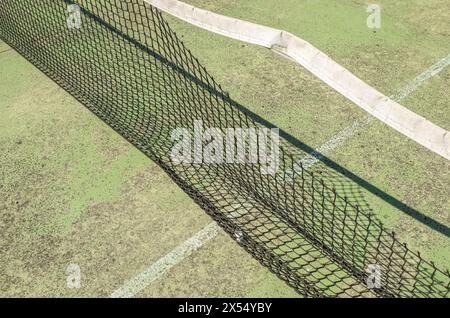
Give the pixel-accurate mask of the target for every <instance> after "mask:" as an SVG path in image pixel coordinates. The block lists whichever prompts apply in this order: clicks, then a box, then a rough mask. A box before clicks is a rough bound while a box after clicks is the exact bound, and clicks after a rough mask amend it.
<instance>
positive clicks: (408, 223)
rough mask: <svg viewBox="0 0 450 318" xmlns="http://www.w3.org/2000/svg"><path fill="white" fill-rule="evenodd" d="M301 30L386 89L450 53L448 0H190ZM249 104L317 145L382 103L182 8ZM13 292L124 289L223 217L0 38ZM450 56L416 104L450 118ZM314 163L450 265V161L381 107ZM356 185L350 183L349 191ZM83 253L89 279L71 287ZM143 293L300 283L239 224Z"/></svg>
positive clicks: (192, 41) (0, 257)
mask: <svg viewBox="0 0 450 318" xmlns="http://www.w3.org/2000/svg"><path fill="white" fill-rule="evenodd" d="M186 2H188V3H191V4H194V5H196V6H199V7H202V8H206V9H210V10H213V11H215V12H217V13H221V14H225V15H229V16H232V17H236V18H242V19H245V20H250V21H253V22H257V23H260V24H264V25H268V26H272V27H276V28H280V29H284V30H287V31H289V32H291V33H294V34H296V35H298V36H299V37H302V38H304V39H305V40H308V41H309V42H310V43H312V44H313V45H315V46H316V47H318V48H319V49H321V50H322V51H324V52H325V53H327V54H328V55H330V56H331V57H333V58H334V59H335V60H336V61H337V62H339V63H340V64H342V65H343V66H345V67H346V68H348V69H349V70H351V71H352V72H354V73H355V74H356V75H357V76H359V77H360V78H362V79H363V80H365V81H367V82H368V83H370V84H371V85H373V86H374V87H376V88H377V89H379V90H380V91H381V92H383V93H384V94H386V95H389V96H391V95H395V94H398V93H399V92H401V90H402V88H403V87H405V86H406V85H407V84H408V83H409V82H410V81H412V80H413V79H414V78H415V77H416V76H418V75H419V74H421V73H422V72H423V71H425V70H427V69H428V68H429V67H430V66H432V65H433V64H435V63H436V62H437V61H439V60H440V59H443V58H445V57H447V56H448V55H449V54H450V25H449V24H448V21H449V18H450V3H449V2H448V1H446V0H442V1H439V0H429V1H422V0H421V1H419V0H414V1H406V0H405V1H396V2H395V3H394V2H392V1H388V0H383V1H378V3H379V4H380V5H381V7H382V28H381V29H380V30H376V32H374V30H372V29H368V28H367V26H366V22H365V21H366V18H367V15H368V14H367V13H366V10H365V9H366V7H367V4H368V3H369V1H355V0H353V1H350V0H349V1H347V0H346V1H341V0H339V1H338V0H335V1H324V0H320V1H308V0H301V1H299V0H297V1H294V0H291V1H272V0H270V1H269V0H258V1H234V0H233V1H228V0H227V1H225V0H218V1H214V2H211V1H204V0H195V1H194V0H191V1H186ZM167 19H168V20H169V22H170V24H171V26H172V27H173V28H174V29H175V31H176V32H177V34H178V36H180V37H182V39H183V41H184V42H185V44H186V46H187V47H188V48H190V49H191V51H192V52H193V54H194V55H195V56H196V57H198V59H199V60H200V62H201V63H202V64H203V65H204V66H205V67H206V68H207V69H208V70H209V72H210V73H211V74H212V75H213V76H214V77H215V79H216V80H217V81H218V82H219V83H221V85H222V87H223V88H224V89H225V90H226V91H229V92H230V95H231V97H232V98H233V99H234V100H236V101H237V102H238V103H240V104H241V105H243V106H244V107H246V108H248V109H249V110H250V111H252V112H254V113H256V114H258V115H259V116H261V117H262V118H264V119H266V120H267V121H269V122H271V123H272V124H274V125H275V126H277V127H280V128H281V129H282V130H284V131H286V132H287V133H288V134H290V135H291V136H292V138H295V139H296V140H298V141H299V142H300V143H302V144H303V145H305V147H304V152H305V154H306V153H308V151H307V149H309V148H308V147H311V148H317V147H319V146H320V145H322V144H324V143H325V142H327V141H328V140H330V139H331V138H332V137H333V136H335V135H336V134H337V133H339V132H340V131H341V130H342V129H344V128H346V127H348V126H349V125H351V124H352V123H353V122H354V121H355V120H361V119H362V118H364V117H365V116H366V114H365V113H364V111H362V110H361V109H360V108H359V107H357V106H356V105H354V104H353V103H351V102H350V101H348V100H346V99H345V98H344V97H342V96H341V95H339V94H338V93H336V92H335V91H333V90H332V89H331V88H329V87H328V86H327V85H325V84H324V83H323V82H321V81H320V80H319V79H317V78H315V77H314V76H313V75H311V74H310V73H308V72H307V71H306V70H304V69H303V68H302V67H300V66H298V65H295V64H294V63H293V62H291V61H289V60H286V59H284V58H283V57H281V56H278V55H276V54H274V53H272V52H270V51H269V50H266V49H263V48H259V47H255V46H251V45H247V44H244V43H241V42H239V41H234V40H230V39H226V38H224V37H221V36H218V35H214V34H211V33H208V32H206V31H203V30H200V29H197V28H195V27H193V26H190V25H188V24H186V23H184V22H180V21H177V20H175V19H174V18H171V17H167ZM0 75H1V76H0V110H1V112H2V116H0V163H1V168H0V175H1V180H2V181H1V184H0V213H1V220H0V231H1V233H2V240H1V241H0V244H1V248H0V272H1V273H2V275H0V295H1V296H6V297H11V296H45V297H50V296H81V297H87V296H101V297H108V296H109V295H111V293H112V292H113V291H115V290H116V289H117V288H120V287H121V286H122V285H123V284H124V282H126V281H127V280H129V279H131V278H133V277H135V276H136V275H138V274H139V273H141V272H143V271H145V270H146V269H147V268H148V267H149V266H151V265H152V264H154V263H155V262H156V261H158V259H160V258H161V257H163V256H165V255H166V254H168V253H170V252H171V251H172V250H174V249H175V248H176V247H177V246H178V245H179V244H181V243H182V242H184V241H186V240H187V239H189V238H190V237H192V236H193V235H195V234H196V233H197V232H198V231H200V230H201V229H202V228H204V227H205V226H207V225H208V224H210V223H211V219H210V217H208V216H207V215H206V213H205V212H204V211H202V210H201V209H200V208H199V207H198V206H197V205H196V204H195V203H194V202H193V201H192V200H191V199H190V198H189V197H188V196H187V195H186V194H185V193H183V191H181V190H180V189H179V188H178V187H177V186H176V185H175V184H174V183H173V182H172V181H171V180H170V178H169V177H168V176H166V174H165V173H164V172H163V171H162V170H161V169H160V168H159V167H158V166H157V165H156V164H154V163H153V162H152V161H150V160H149V159H148V158H147V157H145V156H144V155H143V154H142V153H140V152H139V151H138V150H136V149H135V148H134V147H133V146H132V145H130V144H129V143H128V142H127V141H125V140H124V139H123V138H122V137H120V136H119V135H117V133H115V132H114V131H113V130H112V129H110V128H109V127H108V126H107V125H106V124H104V123H103V122H101V121H100V120H99V119H98V118H97V117H95V116H94V115H93V114H92V113H91V112H89V111H88V110H87V109H86V108H84V106H82V105H81V104H80V103H78V102H77V101H76V100H75V99H74V98H73V97H71V96H70V95H68V94H67V93H66V92H65V91H64V90H63V89H61V88H60V87H58V86H57V85H56V84H55V83H53V82H52V81H51V80H49V79H48V78H47V77H46V76H45V75H43V74H42V73H41V72H39V71H38V70H37V69H36V68H35V67H33V66H32V65H31V64H30V63H29V62H27V61H26V60H25V59H24V58H22V57H21V56H20V55H18V54H17V53H16V52H15V51H13V50H10V49H9V47H8V46H6V45H5V44H3V43H1V42H0ZM449 87H450V67H448V68H447V69H444V70H443V71H442V72H441V73H439V74H437V75H436V76H434V77H433V78H431V79H430V80H428V81H427V82H425V83H424V84H423V85H422V86H421V87H419V88H418V89H417V90H415V91H414V92H412V93H411V94H410V95H409V96H408V97H407V98H405V99H404V100H403V101H402V102H401V104H402V105H404V106H405V107H407V108H409V109H411V110H413V111H415V112H417V113H418V114H420V115H422V116H424V117H426V118H427V119H429V120H431V121H433V122H435V123H436V124H438V125H440V126H441V127H443V128H445V129H450V111H449V109H448V108H449V104H450V89H449ZM325 156H326V160H325V161H324V162H321V163H318V164H317V165H315V166H314V167H313V168H312V169H313V170H314V171H315V172H317V173H322V174H323V175H324V176H326V177H328V179H330V178H335V179H333V180H330V182H334V180H337V181H336V182H337V183H339V184H343V185H344V186H342V191H343V192H345V191H348V192H349V193H350V194H352V195H353V197H352V198H351V199H353V200H355V201H356V203H358V204H359V205H360V206H361V207H364V208H366V209H370V210H371V211H373V212H374V213H375V214H376V215H377V216H378V217H379V218H380V219H381V220H382V221H383V222H384V223H385V225H387V226H388V227H389V228H390V229H392V230H395V231H396V232H397V234H398V237H399V238H400V239H401V240H402V241H404V242H406V243H408V245H409V246H410V247H411V248H412V249H413V250H419V251H420V252H421V253H422V255H423V256H425V257H427V258H428V259H430V260H432V261H434V262H435V263H436V265H439V266H440V267H443V268H444V269H445V268H448V267H450V231H449V227H450V200H449V198H450V187H449V186H448V185H449V184H450V163H449V161H447V160H445V159H443V158H441V157H439V156H437V155H435V154H433V153H431V152H429V151H428V150H426V149H425V148H423V147H421V146H420V145H418V144H416V143H415V142H413V141H411V140H408V139H407V138H406V137H404V136H403V135H401V134H399V133H397V132H396V131H394V130H392V129H391V128H389V127H387V126H386V125H384V124H382V123H380V122H378V121H376V120H375V121H372V122H370V123H369V124H368V125H367V126H365V127H363V128H362V129H360V130H359V131H358V132H357V133H355V135H354V136H352V137H351V138H349V140H347V141H345V142H344V143H342V144H340V145H338V146H337V147H336V148H335V149H333V150H331V151H330V152H328V153H326V154H325ZM344 194H345V193H344ZM69 264H78V265H79V266H80V269H81V274H82V281H81V283H82V285H81V288H80V289H69V288H67V283H66V279H67V273H66V269H67V266H68V265H69ZM136 296H138V297H171V296H172V297H173V296H181V297H182V296H184V297H195V296H198V297H203V296H211V297H214V296H224V297H250V296H251V297H260V296H263V297H271V296H273V297H295V296H298V295H297V294H296V293H295V292H294V291H293V290H292V289H291V288H290V287H288V286H287V285H285V284H284V283H283V282H282V281H281V280H279V279H278V278H277V277H276V276H275V275H273V274H271V273H270V272H269V271H268V270H267V269H265V268H264V267H262V266H261V265H260V264H259V263H258V262H257V261H256V260H254V259H253V258H252V257H251V256H250V255H249V254H247V253H246V252H245V251H244V250H243V249H241V248H240V247H239V246H238V245H237V244H236V242H234V241H233V240H232V239H231V238H230V237H229V236H227V235H226V234H224V233H222V232H219V234H218V235H217V236H216V237H214V238H213V239H211V240H210V241H209V242H206V243H205V244H204V245H203V246H202V247H201V248H199V249H198V250H197V251H195V252H194V253H193V254H192V255H190V256H188V257H186V258H185V259H183V260H182V261H181V262H180V263H179V264H177V265H175V266H173V267H172V268H171V269H170V270H168V271H167V272H165V273H164V274H162V275H161V277H159V278H158V279H157V280H155V281H153V282H151V283H150V284H148V285H147V286H146V287H145V288H144V289H143V290H142V291H141V292H140V293H138V294H137V295H136Z"/></svg>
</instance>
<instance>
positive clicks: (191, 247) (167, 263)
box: [110, 222, 219, 298]
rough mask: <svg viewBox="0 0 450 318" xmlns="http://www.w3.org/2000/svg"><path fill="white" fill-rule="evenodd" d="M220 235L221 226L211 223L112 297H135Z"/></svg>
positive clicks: (127, 283) (119, 289) (117, 290)
mask: <svg viewBox="0 0 450 318" xmlns="http://www.w3.org/2000/svg"><path fill="white" fill-rule="evenodd" d="M218 233H219V226H218V225H217V223H215V222H212V223H210V224H209V225H207V226H206V227H204V228H203V229H202V230H201V231H200V232H198V233H197V234H195V235H194V236H193V237H191V238H190V239H188V240H186V241H185V242H184V243H182V244H180V245H178V246H177V247H176V248H175V249H173V250H172V251H171V252H170V253H169V254H167V255H166V256H164V257H162V258H160V259H159V260H158V261H157V262H156V263H153V265H152V266H150V267H148V268H147V269H146V270H145V271H143V272H142V273H140V274H139V275H137V276H136V277H134V278H133V279H131V280H129V281H127V282H126V283H125V284H124V285H123V286H122V287H120V288H118V289H116V290H115V291H114V292H113V293H112V294H111V296H110V297H112V298H130V297H133V296H135V295H136V294H137V293H139V292H140V291H142V290H143V289H144V288H145V287H147V285H148V284H150V283H151V282H153V281H154V280H156V279H158V278H159V277H160V276H161V275H163V274H164V273H165V272H166V271H168V270H169V269H171V268H172V267H174V266H175V265H176V264H178V263H179V262H181V261H182V260H183V259H185V258H186V257H188V256H189V255H191V254H192V253H193V252H194V251H196V250H198V249H199V248H200V247H201V246H202V245H203V244H205V243H206V242H208V241H209V240H211V239H212V238H214V237H216V235H217V234H218Z"/></svg>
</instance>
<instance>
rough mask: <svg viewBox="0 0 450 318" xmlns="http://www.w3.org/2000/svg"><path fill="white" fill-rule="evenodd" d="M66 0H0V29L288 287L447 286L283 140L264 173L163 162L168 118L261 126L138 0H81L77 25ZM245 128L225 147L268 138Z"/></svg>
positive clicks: (188, 123)
mask: <svg viewBox="0 0 450 318" xmlns="http://www.w3.org/2000/svg"><path fill="white" fill-rule="evenodd" d="M73 4H74V2H73V1H69V0H57V1H54V0H42V1H39V5H36V2H35V1H33V0H14V1H13V0H3V1H2V2H1V3H0V38H1V39H2V40H4V41H5V42H6V43H8V44H9V45H10V46H12V47H13V48H14V49H15V50H16V51H18V52H19V53H20V54H22V55H23V56H24V57H25V58H27V59H28V60H29V61H30V62H32V63H33V64H34V65H35V66H37V67H38V68H39V69H40V70H41V71H43V72H44V73H45V74H47V75H48V76H49V77H50V78H52V79H53V80H54V81H55V82H56V83H58V84H59V85H60V86H61V87H63V88H64V89H66V90H67V91H68V92H69V93H71V94H72V95H73V96H75V97H76V98H77V99H78V100H79V101H80V102H81V103H82V104H84V105H85V106H86V107H87V108H89V109H90V110H91V111H92V112H93V113H95V114H96V115H97V116H98V117H100V118H101V119H102V120H103V121H104V122H105V123H107V124H108V125H109V126H111V127H112V128H113V129H115V130H116V131H117V132H118V133H120V134H121V135H122V136H124V137H125V138H126V139H127V140H129V141H130V142H131V143H132V144H133V145H135V146H136V147H137V148H139V149H140V150H141V151H142V152H143V153H145V154H146V155H147V156H148V157H149V158H151V159H152V160H153V161H155V162H156V163H157V164H158V165H159V166H160V167H161V168H163V169H164V170H165V171H166V172H167V173H168V174H169V175H170V176H171V178H172V179H173V180H174V181H175V182H176V183H177V184H178V185H179V186H180V187H181V188H182V189H183V190H184V191H185V192H186V193H187V194H189V195H190V196H191V198H193V199H194V200H195V201H196V203H198V204H199V205H200V206H201V207H202V208H203V209H204V210H205V211H206V212H207V213H208V214H209V215H210V216H211V217H212V218H213V219H214V220H215V221H217V223H218V224H219V225H220V226H221V227H222V228H223V229H224V230H225V231H226V232H227V233H228V234H230V235H231V236H232V237H233V238H234V239H235V240H236V241H237V243H238V244H239V245H241V246H242V247H243V248H244V249H246V250H247V251H248V252H249V253H250V254H252V255H253V256H254V257H255V258H256V259H257V260H259V261H260V262H261V263H262V264H263V265H265V266H267V267H268V268H269V269H270V270H271V271H272V272H274V273H275V274H277V275H278V276H279V277H280V278H281V279H283V280H284V281H286V282H287V283H288V284H289V285H290V286H292V287H293V288H295V289H296V290H297V291H298V292H299V293H300V294H302V295H305V296H309V297H361V296H364V297H448V295H449V283H450V278H449V274H448V272H444V271H442V270H439V269H438V268H436V266H435V265H434V264H433V263H431V262H428V261H426V260H424V259H422V257H421V256H420V255H419V254H418V253H415V252H412V251H410V250H409V249H408V248H407V246H406V245H404V244H402V243H401V242H399V241H398V240H397V239H396V237H395V235H394V234H392V233H390V232H388V231H387V230H386V229H385V228H384V227H383V225H382V224H381V223H380V221H379V220H377V219H376V217H375V216H373V214H372V213H371V212H370V211H368V209H367V208H368V207H367V204H366V203H365V201H364V199H363V198H362V197H359V193H358V192H357V191H356V192H353V191H352V189H351V188H349V190H346V187H348V185H346V184H341V183H340V181H339V180H338V181H336V180H335V181H333V178H331V175H330V174H328V175H327V176H326V177H324V178H321V177H320V174H315V173H314V171H310V169H309V168H310V167H309V166H305V163H302V162H299V161H298V158H299V157H301V156H304V155H305V153H304V152H302V151H301V150H298V149H297V150H296V148H295V147H292V145H291V144H290V143H289V142H288V141H287V140H281V141H280V143H281V145H280V150H279V151H280V153H279V159H280V160H279V167H278V170H277V171H278V172H277V173H276V174H264V173H262V172H261V169H260V164H258V163H260V162H259V161H258V160H259V159H260V158H259V157H257V159H256V160H257V164H253V163H239V164H233V163H228V164H205V163H191V164H186V163H183V164H175V163H174V162H173V160H172V158H171V151H172V149H173V145H174V141H173V138H172V133H173V131H174V130H175V129H178V128H180V127H186V128H189V129H193V127H194V123H195V121H198V120H201V121H202V123H203V125H204V127H215V128H217V129H218V131H220V132H221V133H223V134H225V133H226V131H227V129H228V128H233V127H238V128H242V129H246V128H247V129H251V128H254V129H258V128H263V127H264V126H262V125H261V124H258V123H257V122H256V121H254V120H253V119H252V118H251V117H249V116H248V115H246V114H245V113H244V112H242V111H240V110H239V109H238V108H237V107H235V104H234V102H233V101H232V100H231V99H230V98H229V96H228V95H227V94H226V93H225V92H223V91H222V89H221V88H220V86H219V85H218V84H217V83H216V82H215V81H214V80H213V78H212V77H211V76H210V75H209V74H208V72H207V71H206V70H205V68H204V67H203V66H202V65H201V64H200V63H199V62H198V60H197V59H196V58H195V57H193V56H192V54H191V53H190V51H189V50H188V49H187V48H186V47H184V45H183V44H182V43H181V41H180V40H179V39H178V37H177V35H176V34H175V33H174V32H173V31H171V29H170V26H169V25H168V23H167V22H166V21H165V20H164V18H163V16H162V15H161V13H160V12H159V11H158V10H157V9H155V8H153V7H151V6H150V5H148V4H146V3H144V2H143V1H139V0H135V1H131V0H129V1H119V0H104V1H94V0H82V1H79V2H78V3H77V4H79V6H80V10H81V11H80V21H81V26H80V28H71V29H69V28H68V25H67V18H68V14H69V13H68V5H73ZM253 137H254V138H255V139H254V140H252V139H251V138H249V139H248V141H247V144H246V147H243V148H242V149H241V148H240V152H239V151H237V153H236V156H243V157H246V156H248V155H250V154H249V152H250V150H249V149H250V148H251V145H254V144H255V143H256V144H257V145H258V147H263V146H264V147H270V145H271V144H270V142H269V141H268V140H267V139H264V138H262V137H261V136H259V135H255V136H253ZM252 141H253V142H252ZM294 158H296V159H294ZM312 170H314V169H312ZM334 185H338V187H335V186H334ZM339 185H340V186H339ZM355 203H358V204H359V205H360V206H361V207H358V206H356V205H355ZM374 268H375V269H376V270H375V271H373V269H374ZM371 269H372V270H371ZM373 275H378V278H377V276H373ZM377 279H379V281H378V283H379V284H378V285H377V284H375V285H371V284H370V283H371V282H377Z"/></svg>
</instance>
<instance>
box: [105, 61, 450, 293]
mask: <svg viewBox="0 0 450 318" xmlns="http://www.w3.org/2000/svg"><path fill="white" fill-rule="evenodd" d="M449 65H450V54H449V55H448V56H447V57H446V58H444V59H442V60H441V61H439V62H438V63H436V64H434V65H433V66H431V67H430V68H429V69H427V70H426V71H425V72H423V73H422V74H420V75H419V76H417V77H416V78H415V79H414V80H413V81H411V82H410V83H409V84H408V85H407V86H406V87H404V88H403V89H402V90H401V91H400V92H399V93H398V94H397V95H395V97H393V98H394V99H395V100H397V101H401V100H403V99H405V98H406V97H408V96H409V95H410V94H411V93H412V92H414V91H415V90H416V89H417V88H418V87H420V86H421V85H422V84H423V83H424V82H425V81H427V80H428V79H430V78H432V77H434V76H435V75H437V74H438V73H439V72H441V71H442V70H443V69H444V68H446V67H447V66H449ZM373 119H374V118H373V117H371V116H366V117H364V118H363V119H361V120H357V121H355V122H353V124H352V125H350V126H348V127H346V128H344V129H343V130H341V131H340V132H339V133H337V134H336V135H335V136H334V137H333V138H331V139H330V140H328V141H327V142H325V143H324V144H322V145H321V146H320V147H319V148H318V150H317V151H314V152H312V153H310V154H309V155H308V156H306V157H305V158H303V159H302V160H300V161H299V163H301V164H303V167H304V168H305V169H309V168H311V167H312V166H313V165H314V164H316V163H317V162H318V161H319V160H320V159H321V158H322V157H323V156H324V155H326V154H327V153H329V152H330V151H332V150H334V149H335V148H336V147H337V146H339V145H341V144H343V143H344V142H345V141H347V140H348V139H349V138H350V137H352V136H354V135H355V133H356V132H358V131H359V130H361V129H362V128H364V127H366V126H367V125H368V124H369V123H370V122H371V121H372V120H373ZM219 230H220V227H219V226H218V225H217V223H215V222H212V223H210V224H208V225H207V226H206V227H204V228H203V229H202V230H200V231H199V232H198V233H197V234H195V235H194V236H192V237H191V238H190V239H188V240H186V241H185V242H183V243H182V244H180V245H178V246H177V247H176V248H175V249H173V250H172V251H171V252H169V253H168V254H166V255H165V256H164V257H162V258H160V259H159V260H158V261H156V262H155V263H153V264H152V265H151V266H150V267H148V268H147V269H146V270H145V271H143V272H142V273H140V274H138V275H137V276H135V277H134V278H132V279H130V280H129V281H127V282H125V284H124V285H123V286H121V287H119V288H118V289H116V290H115V291H114V292H113V293H112V294H111V296H110V297H112V298H131V297H134V296H136V295H137V294H138V293H140V292H141V291H142V290H144V288H146V287H147V286H148V285H149V284H150V283H152V282H153V281H155V280H157V279H158V278H160V277H161V276H162V275H164V273H166V272H167V271H169V270H170V269H171V268H172V267H174V266H175V265H177V264H178V263H180V262H181V261H183V260H184V259H185V258H186V257H188V256H190V255H191V254H192V253H194V252H195V251H196V250H198V249H200V248H201V247H202V246H203V245H204V244H205V243H207V242H209V241H210V240H212V239H213V238H214V237H216V236H217V235H218V234H219Z"/></svg>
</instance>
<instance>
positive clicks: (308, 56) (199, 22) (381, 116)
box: [144, 0, 450, 160]
mask: <svg viewBox="0 0 450 318" xmlns="http://www.w3.org/2000/svg"><path fill="white" fill-rule="evenodd" d="M144 1H146V2H148V3H149V4H151V5H153V6H154V7H156V8H158V9H160V10H162V11H164V12H166V13H168V14H170V15H172V16H174V17H177V18H179V19H181V20H184V21H186V22H188V23H190V24H192V25H195V26H197V27H200V28H203V29H205V30H208V31H211V32H213V33H217V34H220V35H223V36H226V37H229V38H232V39H236V40H240V41H243V42H246V43H251V44H256V45H260V46H263V47H266V48H269V49H271V50H272V51H274V52H276V53H280V54H281V55H283V56H285V57H286V58H289V59H291V60H293V61H295V62H296V63H297V64H299V65H301V66H303V67H304V68H305V69H307V70H308V71H310V72H311V73H312V74H314V75H315V76H316V77H318V78H320V79H321V80H322V81H323V82H325V83H326V84H327V85H328V86H330V87H331V88H333V89H334V90H336V91H337V92H339V93H340V94H342V95H343V96H345V97H346V98H348V99H349V100H351V101H352V102H353V103H355V104H356V105H357V106H359V107H361V108H362V109H364V110H365V111H366V112H368V113H369V114H370V115H372V116H374V117H376V118H377V119H378V120H380V121H382V122H383V123H385V124H386V125H388V126H390V127H391V128H393V129H395V130H397V131H398V132H400V133H402V134H403V135H405V136H407V137H408V138H410V139H412V140H414V141H415V142H417V143H419V144H421V145H422V146H424V147H426V148H428V149H429V150H431V151H433V152H435V153H437V154H439V155H440V156H442V157H444V158H446V159H448V160H450V133H449V131H448V130H445V129H443V128H441V127H439V126H437V125H436V124H434V123H432V122H431V121H429V120H427V119H426V118H424V117H423V116H420V115H418V114H416V113H414V112H412V111H411V110H409V109H407V108H406V107H404V106H402V105H400V104H399V103H398V102H396V101H394V100H393V99H391V98H389V97H387V96H385V95H384V94H383V93H381V92H380V91H378V90H376V89H375V88H374V87H372V86H370V85H369V84H367V83H366V82H364V81H363V80H361V79H360V78H358V77H357V76H355V75H354V74H353V73H351V72H350V71H349V70H347V69H346V68H345V67H343V66H342V65H340V64H339V63H337V62H336V61H334V60H333V59H331V58H330V57H329V56H327V55H326V54H325V53H324V52H322V51H320V50H319V49H317V48H316V47H314V46H313V45H312V44H311V43H309V42H307V41H305V40H303V39H301V38H299V37H297V36H295V35H294V34H291V33H289V32H286V31H283V30H278V29H274V28H271V27H267V26H263V25H259V24H255V23H251V22H248V21H244V20H239V19H234V18H231V17H228V16H224V15H220V14H217V13H214V12H211V11H208V10H204V9H200V8H197V7H194V6H192V5H189V4H186V3H184V2H181V1H178V0H144Z"/></svg>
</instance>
